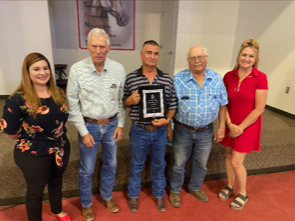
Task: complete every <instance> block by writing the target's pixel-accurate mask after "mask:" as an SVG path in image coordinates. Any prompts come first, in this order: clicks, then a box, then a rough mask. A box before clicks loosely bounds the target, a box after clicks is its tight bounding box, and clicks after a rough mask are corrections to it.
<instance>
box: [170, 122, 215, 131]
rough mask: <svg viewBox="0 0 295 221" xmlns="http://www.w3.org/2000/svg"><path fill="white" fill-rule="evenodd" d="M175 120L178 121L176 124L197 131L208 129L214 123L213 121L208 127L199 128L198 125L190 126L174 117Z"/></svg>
mask: <svg viewBox="0 0 295 221" xmlns="http://www.w3.org/2000/svg"><path fill="white" fill-rule="evenodd" d="M173 122H174V123H176V124H179V125H180V126H182V127H184V128H186V129H189V130H193V131H196V132H200V131H203V130H206V129H207V128H209V127H211V126H212V125H213V123H211V124H208V125H207V126H206V127H200V128H197V127H191V126H188V125H186V124H183V123H180V122H179V121H177V120H175V119H173Z"/></svg>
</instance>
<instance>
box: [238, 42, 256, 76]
mask: <svg viewBox="0 0 295 221" xmlns="http://www.w3.org/2000/svg"><path fill="white" fill-rule="evenodd" d="M247 47H250V48H253V49H254V51H255V52H256V56H255V63H254V65H253V67H255V68H258V63H259V44H258V42H257V41H256V40H254V39H249V40H246V41H244V42H243V44H242V45H241V48H240V50H239V53H238V55H237V59H236V64H235V67H234V69H233V70H235V69H237V68H239V57H240V54H241V52H242V51H243V50H244V49H245V48H247Z"/></svg>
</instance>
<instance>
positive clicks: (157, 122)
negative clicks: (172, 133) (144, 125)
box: [152, 118, 170, 127]
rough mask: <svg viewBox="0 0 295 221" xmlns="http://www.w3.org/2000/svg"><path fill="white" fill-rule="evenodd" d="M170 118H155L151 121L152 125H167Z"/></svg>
mask: <svg viewBox="0 0 295 221" xmlns="http://www.w3.org/2000/svg"><path fill="white" fill-rule="evenodd" d="M169 122H170V120H169V119H166V118H161V119H155V120H153V121H152V124H153V125H154V126H157V127H161V126H164V125H167V124H169Z"/></svg>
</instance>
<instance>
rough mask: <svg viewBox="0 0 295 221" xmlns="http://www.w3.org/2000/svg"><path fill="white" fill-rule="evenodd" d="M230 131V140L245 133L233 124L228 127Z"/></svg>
mask: <svg viewBox="0 0 295 221" xmlns="http://www.w3.org/2000/svg"><path fill="white" fill-rule="evenodd" d="M228 129H229V130H230V132H229V134H228V136H229V137H230V138H236V137H238V136H240V135H241V134H242V133H243V132H244V131H243V130H242V129H241V128H240V127H239V126H238V125H236V124H233V123H231V124H230V125H229V126H228Z"/></svg>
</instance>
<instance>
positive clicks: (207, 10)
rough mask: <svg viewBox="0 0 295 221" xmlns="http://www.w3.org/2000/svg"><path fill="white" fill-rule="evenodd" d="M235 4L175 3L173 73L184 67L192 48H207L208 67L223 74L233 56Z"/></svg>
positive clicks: (236, 3) (234, 2)
mask: <svg viewBox="0 0 295 221" xmlns="http://www.w3.org/2000/svg"><path fill="white" fill-rule="evenodd" d="M239 4H240V3H239V1H183V0H181V1H179V12H178V13H179V17H178V27H177V38H176V39H177V42H176V58H175V73H177V72H178V71H181V70H183V69H186V68H188V64H187V61H186V58H187V52H188V50H189V48H190V47H192V46H194V45H203V46H204V47H206V48H207V49H208V52H209V61H208V68H211V69H213V70H215V71H217V72H218V73H219V74H221V75H223V74H224V73H225V72H226V71H228V70H229V68H230V62H231V58H232V56H233V54H232V53H233V52H232V47H233V44H234V39H235V31H236V23H237V18H238V8H239Z"/></svg>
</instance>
